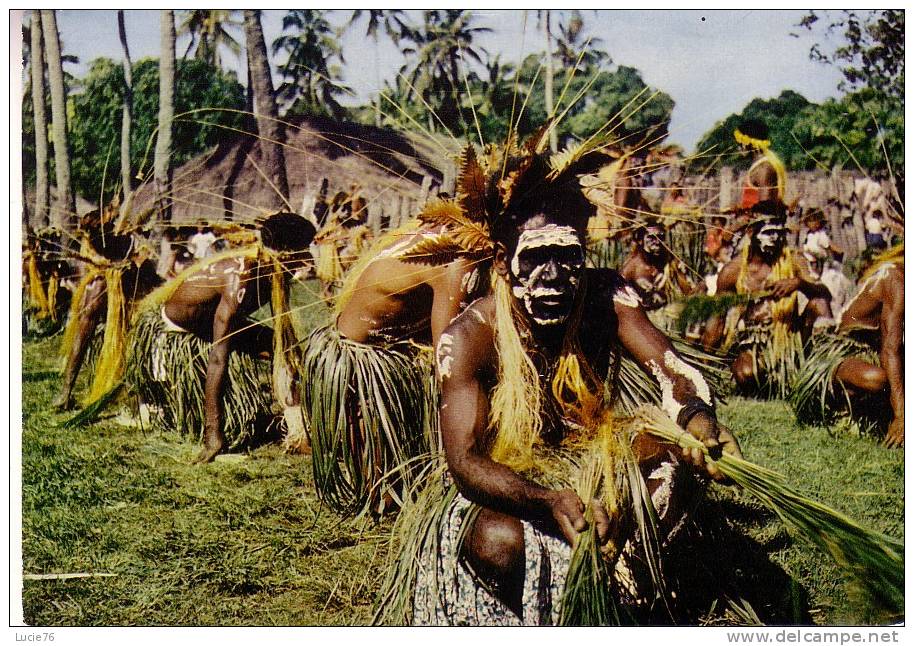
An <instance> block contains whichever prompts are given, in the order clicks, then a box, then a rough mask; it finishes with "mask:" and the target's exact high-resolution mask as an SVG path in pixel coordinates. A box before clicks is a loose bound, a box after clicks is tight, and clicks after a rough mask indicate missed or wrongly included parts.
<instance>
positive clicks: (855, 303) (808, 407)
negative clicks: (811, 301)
mask: <svg viewBox="0 0 914 646" xmlns="http://www.w3.org/2000/svg"><path fill="white" fill-rule="evenodd" d="M810 346H811V348H810V351H809V352H808V354H807V357H806V360H805V362H804V364H803V366H802V368H801V370H800V371H799V372H798V373H797V377H796V379H795V381H794V384H793V388H792V392H791V396H790V403H791V405H792V406H793V408H794V411H795V412H796V414H797V417H798V418H799V419H801V420H802V421H807V422H826V423H828V422H831V421H833V418H834V417H835V415H836V414H838V413H841V412H849V413H850V414H851V415H852V416H853V417H855V418H857V419H860V420H863V421H866V422H871V423H873V425H874V426H875V427H876V428H877V429H878V430H879V431H883V430H885V431H886V436H885V440H884V443H885V445H886V446H889V447H899V446H904V244H901V245H898V246H896V247H894V248H893V249H890V250H889V251H887V252H885V253H883V254H881V255H880V256H878V257H877V258H875V259H874V261H873V263H872V264H871V265H870V267H869V268H868V269H867V270H866V271H865V272H864V274H863V276H862V278H861V280H860V283H859V286H858V288H857V294H856V295H855V296H854V298H853V299H851V300H850V302H848V303H847V305H846V306H845V307H844V309H843V311H842V312H841V315H840V317H839V320H838V325H837V329H835V330H833V331H832V330H823V331H821V332H818V333H816V334H815V335H814V336H813V337H812V339H811V340H810ZM886 400H887V401H886ZM886 427H887V429H886Z"/></svg>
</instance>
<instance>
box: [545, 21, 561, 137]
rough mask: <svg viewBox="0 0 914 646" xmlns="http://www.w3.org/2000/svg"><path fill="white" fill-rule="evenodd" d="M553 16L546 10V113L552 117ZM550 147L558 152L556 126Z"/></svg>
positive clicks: (551, 134)
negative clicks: (550, 24) (551, 21)
mask: <svg viewBox="0 0 914 646" xmlns="http://www.w3.org/2000/svg"><path fill="white" fill-rule="evenodd" d="M551 18H552V12H551V11H549V10H548V9H547V10H546V11H544V18H543V36H545V37H546V82H545V86H546V87H545V90H546V115H547V116H549V117H550V118H551V117H553V116H554V115H553V111H554V110H555V106H554V105H553V97H552V81H553V76H554V75H555V71H554V69H553V64H552V29H551V28H550V26H549V21H550V20H551ZM549 149H550V150H551V151H552V152H556V151H557V150H558V149H559V143H558V133H557V132H556V131H555V128H551V129H550V130H549Z"/></svg>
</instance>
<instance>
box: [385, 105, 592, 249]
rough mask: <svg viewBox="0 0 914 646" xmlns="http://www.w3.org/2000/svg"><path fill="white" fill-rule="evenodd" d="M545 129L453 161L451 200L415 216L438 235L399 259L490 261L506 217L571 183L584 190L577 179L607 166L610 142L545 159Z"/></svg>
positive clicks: (465, 153) (578, 146) (580, 146)
mask: <svg viewBox="0 0 914 646" xmlns="http://www.w3.org/2000/svg"><path fill="white" fill-rule="evenodd" d="M549 128H550V124H548V123H547V124H546V125H545V126H543V127H542V128H540V129H539V130H538V131H537V132H535V133H534V134H532V135H531V136H530V137H529V138H527V140H526V141H525V142H524V143H522V144H521V143H519V142H518V140H517V137H516V136H512V137H511V138H509V139H508V141H507V142H506V143H505V144H504V145H503V146H496V145H494V144H489V145H487V146H486V147H485V148H484V149H483V151H482V153H481V154H477V152H476V149H475V148H474V147H473V146H472V145H467V146H466V147H465V148H464V149H463V151H462V152H461V153H460V157H459V159H458V176H457V185H456V196H455V197H454V198H450V199H436V200H431V201H429V202H428V203H427V204H426V206H425V208H423V210H422V211H421V212H420V213H419V214H418V216H417V217H418V219H419V221H420V222H421V223H422V224H424V225H426V226H428V227H429V228H433V229H435V230H439V231H441V233H439V234H438V235H437V236H434V237H429V238H426V239H425V240H423V241H422V242H420V243H418V244H417V245H415V246H414V247H413V248H411V249H410V250H409V251H408V252H406V253H405V254H404V255H403V259H404V260H406V261H408V262H409V261H411V262H422V263H429V264H444V263H448V262H452V261H453V260H455V259H456V258H458V257H468V258H477V259H482V258H491V257H492V256H493V255H494V253H495V241H494V237H493V232H494V230H495V229H496V228H497V227H498V224H499V222H500V220H501V219H502V218H503V217H504V215H505V213H508V212H510V211H512V210H516V209H518V208H520V207H522V206H525V205H531V206H533V205H535V204H536V203H537V202H538V201H541V200H542V198H543V197H544V196H546V195H548V194H549V193H550V192H552V191H555V190H557V189H558V188H559V187H563V186H567V185H568V184H569V183H570V182H571V181H572V180H574V181H575V182H576V183H577V186H578V187H582V186H583V185H584V184H586V179H585V180H583V181H582V180H581V178H582V177H586V176H587V174H588V173H593V172H595V171H596V170H597V168H599V166H601V165H602V164H604V163H605V162H606V155H607V154H609V152H608V151H609V146H610V142H609V141H608V140H607V139H606V138H593V139H588V140H586V141H583V142H575V143H573V144H571V145H570V146H568V147H567V148H565V149H564V150H562V151H561V152H559V153H556V154H554V155H547V153H546V149H547V146H548V143H549V136H548V135H549ZM583 193H584V191H582V194H583Z"/></svg>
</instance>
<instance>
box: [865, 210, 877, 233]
mask: <svg viewBox="0 0 914 646" xmlns="http://www.w3.org/2000/svg"><path fill="white" fill-rule="evenodd" d="M863 226H865V227H866V232H867V233H872V234H874V235H877V236H881V235H882V220H881V219H880V218H879V216H877V215H876V214H875V213H867V215H866V217H865V218H863Z"/></svg>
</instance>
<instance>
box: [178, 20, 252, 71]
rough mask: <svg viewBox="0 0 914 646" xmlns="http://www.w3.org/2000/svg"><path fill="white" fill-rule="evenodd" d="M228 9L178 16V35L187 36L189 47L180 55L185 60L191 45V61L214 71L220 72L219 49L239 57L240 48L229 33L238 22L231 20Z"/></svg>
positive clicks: (238, 24)
mask: <svg viewBox="0 0 914 646" xmlns="http://www.w3.org/2000/svg"><path fill="white" fill-rule="evenodd" d="M233 13H234V10H231V9H190V10H188V11H182V12H181V24H180V26H179V27H178V35H179V36H183V35H184V34H190V43H188V45H187V50H186V51H185V52H184V56H183V58H187V55H188V54H189V53H190V50H191V49H193V47H194V45H196V46H197V48H196V50H195V51H194V58H196V59H198V60H203V61H206V62H207V63H209V64H210V65H212V66H213V67H215V68H217V69H221V68H222V57H221V55H220V53H219V52H220V50H221V48H223V47H224V48H225V49H227V50H229V51H230V52H231V53H233V54H234V55H235V56H240V55H241V44H240V43H239V42H238V40H237V39H236V38H235V36H234V35H233V34H232V33H231V31H229V30H230V29H233V28H237V27H240V26H241V25H242V22H240V21H238V20H236V19H235V18H233V16H232V14H233Z"/></svg>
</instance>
